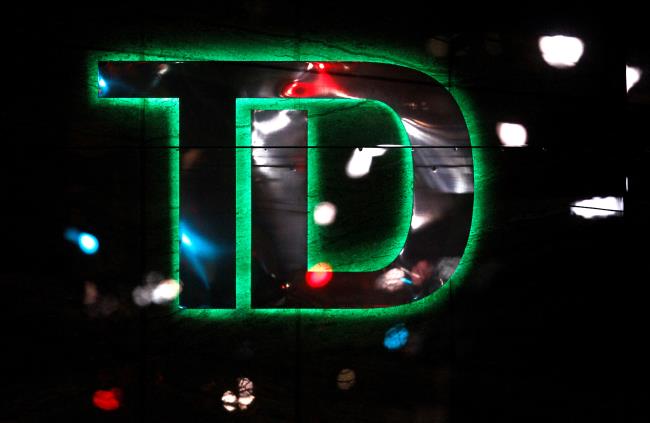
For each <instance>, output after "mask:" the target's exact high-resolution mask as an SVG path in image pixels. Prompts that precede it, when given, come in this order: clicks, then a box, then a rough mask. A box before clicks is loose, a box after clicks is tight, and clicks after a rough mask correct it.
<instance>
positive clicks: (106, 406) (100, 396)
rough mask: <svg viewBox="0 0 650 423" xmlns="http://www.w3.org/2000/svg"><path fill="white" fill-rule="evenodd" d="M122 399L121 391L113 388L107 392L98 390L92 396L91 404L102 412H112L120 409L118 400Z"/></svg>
mask: <svg viewBox="0 0 650 423" xmlns="http://www.w3.org/2000/svg"><path fill="white" fill-rule="evenodd" d="M121 397H122V390H121V389H118V388H113V389H111V390H109V391H103V390H101V389H98V390H97V391H95V393H94V394H93V404H94V405H95V407H97V408H99V409H100V410H104V411H113V410H117V409H118V408H120V405H121V404H120V398H121Z"/></svg>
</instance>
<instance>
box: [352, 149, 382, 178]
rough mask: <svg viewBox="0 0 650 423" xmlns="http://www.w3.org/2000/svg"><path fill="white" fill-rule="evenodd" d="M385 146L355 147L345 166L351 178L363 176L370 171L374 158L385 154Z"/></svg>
mask: <svg viewBox="0 0 650 423" xmlns="http://www.w3.org/2000/svg"><path fill="white" fill-rule="evenodd" d="M384 153H386V149H385V148H355V149H354V151H353V152H352V157H350V160H349V161H348V164H347V166H346V167H345V173H346V174H347V175H348V176H349V177H350V178H354V179H356V178H361V177H363V176H365V175H367V174H368V173H369V172H370V166H371V165H372V158H373V157H379V156H383V155H384Z"/></svg>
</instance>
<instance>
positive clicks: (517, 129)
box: [497, 122, 528, 147]
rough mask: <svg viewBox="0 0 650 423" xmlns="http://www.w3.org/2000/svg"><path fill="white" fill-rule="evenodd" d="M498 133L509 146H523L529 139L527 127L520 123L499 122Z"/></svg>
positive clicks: (503, 142) (502, 142)
mask: <svg viewBox="0 0 650 423" xmlns="http://www.w3.org/2000/svg"><path fill="white" fill-rule="evenodd" d="M497 135H498V136H499V139H500V140H501V144H503V145H505V146H507V147H523V146H525V145H526V141H527V139H528V133H527V132H526V128H525V127H524V126H523V125H520V124H518V123H507V122H499V123H497Z"/></svg>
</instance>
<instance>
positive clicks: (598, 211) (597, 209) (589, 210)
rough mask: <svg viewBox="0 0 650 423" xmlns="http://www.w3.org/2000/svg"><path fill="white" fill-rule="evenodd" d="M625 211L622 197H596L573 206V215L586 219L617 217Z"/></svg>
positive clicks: (577, 202)
mask: <svg viewBox="0 0 650 423" xmlns="http://www.w3.org/2000/svg"><path fill="white" fill-rule="evenodd" d="M623 211H624V204H623V198H621V197H594V198H589V199H586V200H582V201H576V202H575V203H573V204H572V205H571V214H573V215H576V216H580V217H583V218H585V219H594V218H604V217H609V216H616V215H620V214H622V213H623Z"/></svg>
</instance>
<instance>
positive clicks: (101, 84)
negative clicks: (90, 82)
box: [97, 76, 107, 88]
mask: <svg viewBox="0 0 650 423" xmlns="http://www.w3.org/2000/svg"><path fill="white" fill-rule="evenodd" d="M97 84H98V85H99V88H106V86H107V84H106V81H104V78H102V77H101V76H100V77H99V79H98V80H97Z"/></svg>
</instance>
